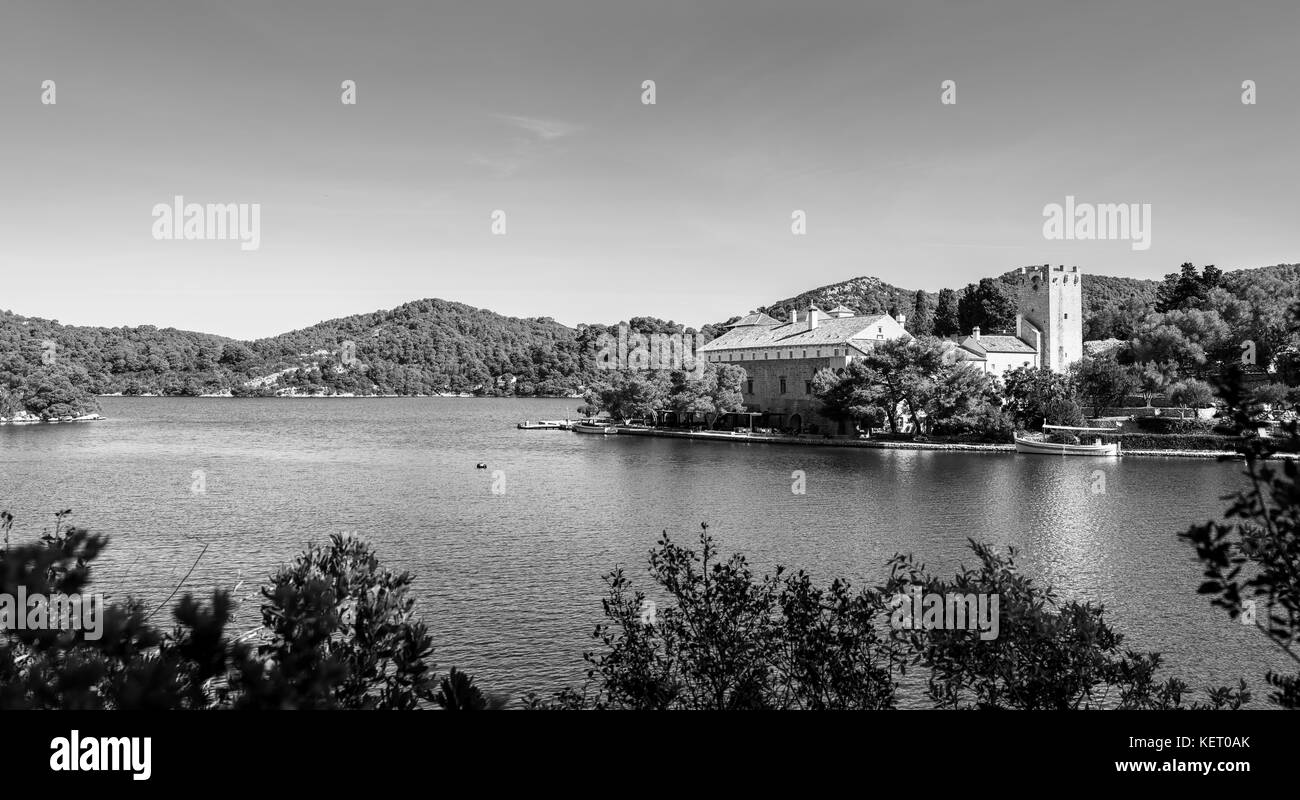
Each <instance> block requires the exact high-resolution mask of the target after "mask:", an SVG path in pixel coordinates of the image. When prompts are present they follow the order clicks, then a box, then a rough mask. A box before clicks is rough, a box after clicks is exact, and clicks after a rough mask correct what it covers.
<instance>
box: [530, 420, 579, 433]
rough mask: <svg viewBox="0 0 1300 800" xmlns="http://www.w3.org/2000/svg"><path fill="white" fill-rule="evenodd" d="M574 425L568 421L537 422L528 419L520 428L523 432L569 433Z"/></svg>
mask: <svg viewBox="0 0 1300 800" xmlns="http://www.w3.org/2000/svg"><path fill="white" fill-rule="evenodd" d="M572 424H573V423H572V422H570V421H569V420H567V419H539V420H537V421H536V422H534V421H532V420H529V419H526V420H524V421H523V422H521V423H519V426H518V427H519V430H521V431H567V430H568V429H569V427H570V426H571V425H572Z"/></svg>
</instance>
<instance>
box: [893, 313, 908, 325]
mask: <svg viewBox="0 0 1300 800" xmlns="http://www.w3.org/2000/svg"><path fill="white" fill-rule="evenodd" d="M894 321H895V322H897V323H898V327H900V328H906V327H907V317H906V316H904V315H902V314H899V315H898V316H897V317H894Z"/></svg>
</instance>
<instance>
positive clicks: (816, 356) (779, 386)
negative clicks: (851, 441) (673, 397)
mask: <svg viewBox="0 0 1300 800" xmlns="http://www.w3.org/2000/svg"><path fill="white" fill-rule="evenodd" d="M903 323H904V318H903V317H902V316H899V317H898V318H897V319H895V318H893V317H890V316H889V315H887V314H873V315H868V316H858V315H857V314H855V313H854V311H853V310H852V309H849V308H845V307H844V306H839V307H837V308H833V309H831V310H830V311H829V312H823V311H822V310H820V309H818V308H817V307H816V306H810V307H809V308H808V309H807V311H806V312H804V313H802V314H801V313H800V312H799V311H798V310H797V309H790V321H789V322H781V321H780V320H777V319H774V318H773V317H770V316H768V315H767V314H759V313H755V314H750V315H749V316H747V317H745V318H744V319H741V320H740V321H739V322H735V323H733V324H732V325H729V326H728V328H727V332H726V333H724V334H723V335H721V336H719V337H718V338H716V339H714V340H713V341H711V342H709V343H708V344H706V345H704V347H702V348H700V352H701V353H702V354H703V356H704V358H705V359H706V360H708V361H711V362H714V363H723V364H736V365H738V366H741V367H744V369H745V372H746V374H747V381H746V383H745V385H744V386H743V387H742V390H743V392H744V396H745V404H746V405H747V406H749V407H750V408H751V409H753V410H755V411H758V412H761V414H762V416H761V417H760V418H759V420H758V421H757V422H756V423H755V424H756V425H758V426H760V427H771V428H776V429H779V430H784V429H791V430H793V431H797V432H798V431H809V430H815V431H817V432H820V433H844V432H845V431H844V429H843V428H844V426H843V425H842V424H841V423H838V422H832V421H831V420H828V419H826V418H825V417H823V416H821V414H819V413H818V401H817V398H816V397H814V396H813V393H812V379H813V375H815V374H816V373H817V370H819V369H823V368H830V369H833V370H840V369H843V368H844V367H845V366H847V365H848V363H849V362H850V361H852V360H853V359H854V358H858V357H861V356H863V355H865V354H866V353H867V352H868V351H869V350H870V349H871V348H872V347H875V345H876V343H877V342H881V341H885V340H887V339H897V338H899V337H903V336H908V337H910V335H911V334H909V333H908V332H907V331H905V330H904V329H903Z"/></svg>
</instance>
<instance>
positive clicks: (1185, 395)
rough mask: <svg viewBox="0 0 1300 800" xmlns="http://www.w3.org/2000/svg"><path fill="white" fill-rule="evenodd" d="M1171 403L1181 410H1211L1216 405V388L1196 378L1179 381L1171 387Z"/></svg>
mask: <svg viewBox="0 0 1300 800" xmlns="http://www.w3.org/2000/svg"><path fill="white" fill-rule="evenodd" d="M1169 402H1171V403H1173V404H1174V405H1176V406H1178V407H1179V408H1209V407H1210V406H1212V405H1214V388H1213V387H1211V386H1210V384H1208V383H1206V382H1205V381H1200V380H1197V379H1196V378H1188V379H1187V380H1183V381H1178V382H1177V383H1175V384H1173V385H1171V386H1170V387H1169Z"/></svg>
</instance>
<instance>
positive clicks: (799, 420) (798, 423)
mask: <svg viewBox="0 0 1300 800" xmlns="http://www.w3.org/2000/svg"><path fill="white" fill-rule="evenodd" d="M790 431H791V432H792V433H802V432H803V416H802V415H800V414H794V415H793V416H791V417H790Z"/></svg>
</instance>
